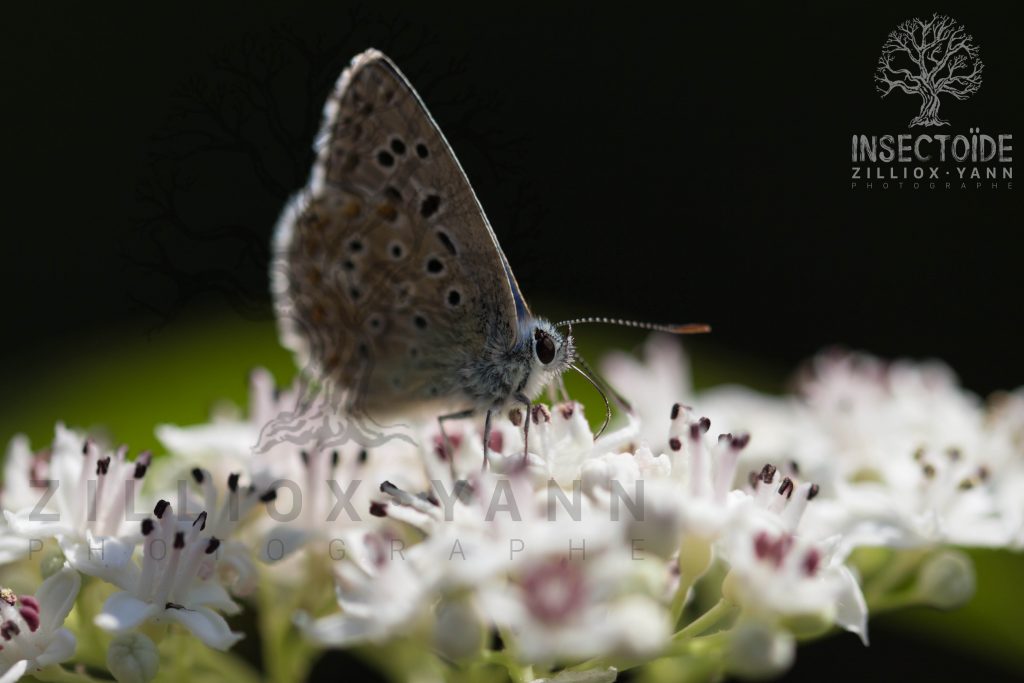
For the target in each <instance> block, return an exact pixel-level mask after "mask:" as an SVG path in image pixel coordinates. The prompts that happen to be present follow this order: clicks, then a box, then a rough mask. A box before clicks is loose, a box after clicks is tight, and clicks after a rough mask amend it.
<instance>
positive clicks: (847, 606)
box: [836, 565, 868, 645]
mask: <svg viewBox="0 0 1024 683" xmlns="http://www.w3.org/2000/svg"><path fill="white" fill-rule="evenodd" d="M838 570H839V576H840V577H841V581H842V588H841V589H840V591H839V593H838V595H837V596H836V624H838V625H839V626H841V627H843V628H844V629H846V630H847V631H849V632H850V633H856V634H857V635H858V636H860V639H861V641H862V642H863V643H864V644H865V645H867V644H868V605H867V602H866V601H865V600H864V594H863V593H862V592H861V590H860V585H858V584H857V579H856V578H855V577H854V576H853V572H851V571H850V569H849V568H848V567H846V566H845V565H842V566H840V567H839V568H838Z"/></svg>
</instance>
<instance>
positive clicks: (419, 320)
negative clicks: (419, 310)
mask: <svg viewBox="0 0 1024 683" xmlns="http://www.w3.org/2000/svg"><path fill="white" fill-rule="evenodd" d="M412 322H413V324H414V325H416V327H418V328H419V329H421V330H425V329H427V319H426V318H424V317H423V316H422V315H417V316H415V317H414V318H413V319H412Z"/></svg>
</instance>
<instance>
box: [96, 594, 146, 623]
mask: <svg viewBox="0 0 1024 683" xmlns="http://www.w3.org/2000/svg"><path fill="white" fill-rule="evenodd" d="M160 611H161V609H160V608H159V607H157V606H156V605H153V604H150V603H148V602H143V601H142V600H139V599H138V598H137V597H135V596H134V595H132V594H130V593H125V592H124V591H119V592H117V593H114V594H113V595H111V596H110V597H109V598H107V601H106V602H104V603H103V611H102V612H100V613H99V614H97V615H96V619H95V624H96V625H97V626H99V627H100V628H102V629H104V630H107V631H115V632H116V631H126V630H128V629H130V628H134V627H136V626H138V625H139V624H141V623H142V622H144V621H146V620H147V619H149V618H151V617H153V616H156V615H157V614H158V613H159V612H160Z"/></svg>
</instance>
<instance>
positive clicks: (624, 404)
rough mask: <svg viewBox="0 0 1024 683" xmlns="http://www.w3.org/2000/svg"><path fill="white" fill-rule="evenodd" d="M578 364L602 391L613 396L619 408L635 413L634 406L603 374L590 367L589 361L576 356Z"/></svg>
mask: <svg viewBox="0 0 1024 683" xmlns="http://www.w3.org/2000/svg"><path fill="white" fill-rule="evenodd" d="M576 363H577V364H578V365H579V366H580V367H581V368H583V369H584V370H585V371H586V372H587V373H589V374H590V376H591V378H593V380H594V381H595V382H598V383H599V384H600V385H601V388H602V389H604V390H605V391H607V392H608V393H609V394H611V395H612V399H613V400H614V401H615V402H616V403H618V404H619V407H621V408H622V409H623V410H625V411H626V412H627V413H632V412H633V406H632V405H631V404H630V403H629V401H627V400H626V399H625V397H624V396H623V395H622V394H620V393H619V392H618V391H616V390H615V387H613V386H612V385H611V384H609V383H608V380H606V379H605V378H604V377H602V376H601V373H599V372H595V371H594V369H593V368H592V367H590V365H589V364H587V361H585V360H583V356H580V355H579V354H576Z"/></svg>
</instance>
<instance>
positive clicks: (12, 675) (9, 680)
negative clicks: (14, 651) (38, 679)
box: [0, 659, 28, 683]
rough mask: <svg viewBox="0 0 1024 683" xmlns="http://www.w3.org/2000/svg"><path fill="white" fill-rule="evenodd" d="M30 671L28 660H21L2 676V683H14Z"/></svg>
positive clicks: (0, 677)
mask: <svg viewBox="0 0 1024 683" xmlns="http://www.w3.org/2000/svg"><path fill="white" fill-rule="evenodd" d="M26 671H28V660H27V659H21V660H18V661H17V662H15V663H14V664H12V665H11V668H9V669H7V671H4V672H3V674H2V675H0V683H14V682H15V681H16V680H18V679H19V678H21V677H22V676H24V675H25V672H26Z"/></svg>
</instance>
